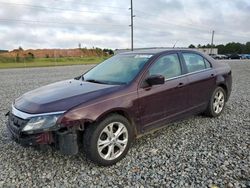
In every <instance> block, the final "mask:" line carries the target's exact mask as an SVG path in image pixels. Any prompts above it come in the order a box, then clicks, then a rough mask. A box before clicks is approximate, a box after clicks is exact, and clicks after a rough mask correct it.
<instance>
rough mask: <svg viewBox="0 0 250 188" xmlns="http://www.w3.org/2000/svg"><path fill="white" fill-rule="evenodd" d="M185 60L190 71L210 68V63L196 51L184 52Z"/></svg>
mask: <svg viewBox="0 0 250 188" xmlns="http://www.w3.org/2000/svg"><path fill="white" fill-rule="evenodd" d="M183 57H184V60H185V62H186V65H187V69H188V72H195V71H200V70H204V69H206V68H210V67H211V65H210V63H209V62H208V61H207V60H205V59H204V58H203V57H202V56H200V55H198V54H194V53H183Z"/></svg>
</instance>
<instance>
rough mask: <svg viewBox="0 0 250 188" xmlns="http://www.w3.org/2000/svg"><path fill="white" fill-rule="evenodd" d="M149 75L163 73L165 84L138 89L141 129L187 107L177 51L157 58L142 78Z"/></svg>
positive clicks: (183, 78) (185, 82)
mask: <svg viewBox="0 0 250 188" xmlns="http://www.w3.org/2000/svg"><path fill="white" fill-rule="evenodd" d="M150 75H163V76H164V77H165V84H162V85H155V86H151V87H147V88H139V89H138V100H139V111H140V117H141V124H142V125H143V127H142V128H143V129H151V128H156V127H157V126H161V124H160V123H161V122H165V121H166V120H167V118H168V117H170V116H175V115H176V114H178V113H180V112H181V111H183V110H184V109H185V108H186V107H187V96H188V92H187V88H186V85H187V78H186V77H185V76H182V66H181V63H180V60H179V56H178V54H177V53H173V54H167V55H163V56H161V57H160V58H158V59H157V60H156V61H155V62H154V63H153V64H152V65H151V67H150V68H149V69H148V71H147V73H146V75H144V80H145V79H146V78H147V77H148V76H150ZM155 123H158V125H155Z"/></svg>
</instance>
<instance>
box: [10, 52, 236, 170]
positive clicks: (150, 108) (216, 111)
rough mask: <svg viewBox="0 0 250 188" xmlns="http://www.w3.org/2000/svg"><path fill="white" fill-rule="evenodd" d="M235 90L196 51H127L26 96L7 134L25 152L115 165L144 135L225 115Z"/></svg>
mask: <svg viewBox="0 0 250 188" xmlns="http://www.w3.org/2000/svg"><path fill="white" fill-rule="evenodd" d="M231 85H232V76H231V69H230V67H229V66H228V65H227V64H225V63H222V62H217V61H215V60H213V59H212V58H210V57H209V56H207V55H205V54H202V53H199V52H197V51H194V50H184V49H183V50H182V49H178V50H176V49H172V50H144V51H133V52H126V53H122V54H118V55H115V56H113V57H111V58H109V59H107V60H106V61H104V62H102V63H100V64H98V65H97V66H95V67H94V68H92V69H91V70H89V71H88V72H86V73H84V74H83V75H81V76H78V77H76V78H74V79H70V80H65V81H60V82H56V83H53V84H50V85H47V86H43V87H41V88H38V89H35V90H33V91H30V92H28V93H25V94H24V95H22V96H20V97H19V98H17V99H16V100H15V101H13V104H12V109H11V111H10V112H8V113H7V115H8V122H7V128H8V130H9V132H10V133H11V136H12V138H13V139H14V140H16V141H17V142H18V143H20V144H21V145H26V146H39V145H52V146H54V147H55V148H57V149H58V150H60V151H61V152H62V153H64V154H71V155H73V154H77V153H78V152H79V150H80V148H81V147H82V148H83V151H84V152H85V154H86V156H87V158H89V159H90V160H91V161H93V162H95V163H96V164H99V165H103V166H108V165H113V164H115V163H116V162H118V161H120V160H121V159H122V158H123V157H125V155H126V154H127V152H128V150H129V147H130V146H131V143H132V142H133V140H134V139H135V138H137V137H138V136H140V135H142V134H145V133H147V132H149V131H152V130H156V129H159V128H161V127H164V126H165V125H167V124H169V123H170V122H173V121H177V120H180V119H183V118H184V117H187V116H190V115H194V114H205V115H207V116H210V117H217V116H219V115H220V114H221V113H222V112H223V109H224V108H225V103H226V102H227V100H228V98H229V96H230V93H231Z"/></svg>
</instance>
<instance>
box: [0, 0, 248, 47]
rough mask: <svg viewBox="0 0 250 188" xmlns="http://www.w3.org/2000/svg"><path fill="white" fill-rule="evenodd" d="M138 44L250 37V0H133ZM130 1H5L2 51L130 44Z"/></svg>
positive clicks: (0, 7) (0, 9)
mask: <svg viewBox="0 0 250 188" xmlns="http://www.w3.org/2000/svg"><path fill="white" fill-rule="evenodd" d="M133 7H134V15H135V17H134V47H135V48H142V47H173V46H174V44H176V45H175V46H176V47H187V46H189V45H190V44H194V45H198V44H202V45H204V44H208V43H211V35H212V31H213V30H214V31H215V35H214V44H226V43H228V42H232V41H234V42H241V43H246V42H247V41H250V0H151V1H149V0H133ZM129 8H130V0H120V1H118V0H108V1H103V0H92V1H87V0H42V1H41V0H22V1H17V0H8V1H7V0H0V49H6V50H11V49H14V48H18V47H19V46H21V47H22V48H23V49H31V48H32V49H42V48H78V46H79V44H81V47H87V48H92V47H100V48H112V49H119V48H130V46H131V33H130V27H129V25H130V10H129Z"/></svg>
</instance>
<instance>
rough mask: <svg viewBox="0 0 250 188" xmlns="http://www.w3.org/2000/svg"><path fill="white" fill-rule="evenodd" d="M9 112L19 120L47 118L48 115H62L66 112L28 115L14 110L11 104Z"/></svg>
mask: <svg viewBox="0 0 250 188" xmlns="http://www.w3.org/2000/svg"><path fill="white" fill-rule="evenodd" d="M11 112H12V114H13V115H15V116H17V117H19V118H21V119H30V118H33V117H37V116H49V115H57V114H63V113H64V112H66V111H58V112H49V113H41V114H29V113H25V112H22V111H20V110H18V109H16V108H15V107H14V105H13V104H12V109H11Z"/></svg>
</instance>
